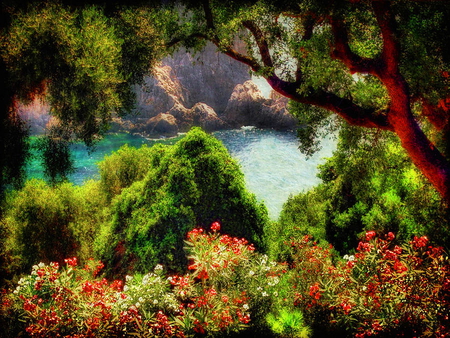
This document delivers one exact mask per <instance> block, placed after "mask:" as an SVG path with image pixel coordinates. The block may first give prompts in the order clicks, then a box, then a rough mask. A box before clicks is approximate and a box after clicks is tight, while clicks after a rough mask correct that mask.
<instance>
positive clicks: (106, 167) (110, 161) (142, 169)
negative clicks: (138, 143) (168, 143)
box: [98, 145, 165, 200]
mask: <svg viewBox="0 0 450 338" xmlns="http://www.w3.org/2000/svg"><path fill="white" fill-rule="evenodd" d="M164 149H165V147H164V146H163V145H155V146H153V147H151V148H150V147H147V145H143V146H142V147H140V148H133V147H129V146H128V145H124V146H122V147H121V148H120V149H119V150H117V151H115V152H114V153H112V154H111V155H108V156H105V158H104V159H103V160H102V161H101V162H99V163H98V167H99V172H100V182H101V183H100V184H101V187H102V190H103V191H104V193H105V194H106V196H107V198H108V199H109V200H111V199H112V198H113V197H114V196H115V195H119V194H120V193H121V192H122V189H124V188H127V187H129V186H130V185H131V184H133V183H134V182H136V181H140V180H142V179H143V178H144V177H145V175H146V174H147V172H148V171H149V170H150V168H153V167H156V166H158V161H159V157H160V156H162V154H163V153H164Z"/></svg>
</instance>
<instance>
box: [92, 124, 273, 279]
mask: <svg viewBox="0 0 450 338" xmlns="http://www.w3.org/2000/svg"><path fill="white" fill-rule="evenodd" d="M133 153H134V154H135V156H138V157H139V158H138V160H139V162H141V161H142V162H143V163H145V164H146V168H147V172H146V173H143V175H132V176H133V177H132V178H131V179H130V180H129V179H124V178H123V175H119V176H121V177H122V178H119V179H118V180H116V179H114V177H111V176H110V175H108V176H107V177H104V178H103V177H102V179H101V182H102V183H103V182H105V181H106V182H114V181H120V184H114V185H113V186H120V188H122V189H117V191H115V193H117V195H116V196H115V197H114V198H113V199H112V201H111V208H110V210H111V211H110V212H111V218H110V221H108V222H105V223H104V224H103V225H102V227H101V230H100V231H99V236H98V237H97V239H96V244H95V246H96V248H97V252H98V256H99V258H100V259H101V260H102V261H103V262H104V263H105V264H106V266H107V269H108V271H109V274H113V275H124V274H127V273H130V272H131V271H134V272H140V273H143V272H145V271H146V269H148V267H149V266H152V265H156V264H157V263H162V264H164V265H165V266H166V267H167V268H168V269H172V270H180V268H181V267H182V266H184V263H185V261H186V257H185V253H184V250H183V247H184V246H185V243H184V239H185V235H186V233H187V232H188V231H189V230H191V229H193V228H194V227H198V228H203V229H204V230H207V229H209V227H210V225H211V224H212V223H213V222H220V223H221V226H222V229H223V231H224V232H226V233H227V234H230V235H232V236H236V237H239V238H246V239H248V240H249V241H251V242H252V243H254V244H255V245H256V246H257V247H258V248H259V249H264V242H263V239H264V230H265V228H266V226H267V225H268V223H269V220H268V216H267V209H266V207H265V206H264V205H263V204H262V203H259V202H257V200H256V197H255V195H253V194H251V193H250V192H248V191H247V189H246V188H245V182H244V177H243V174H242V172H241V171H240V168H239V165H238V164H237V163H236V161H235V160H233V159H232V158H231V157H230V155H229V153H228V151H227V149H226V148H225V147H224V146H223V144H222V143H221V142H220V141H218V140H217V139H216V138H214V137H213V136H210V135H207V134H206V133H205V132H203V131H202V130H200V129H199V128H192V129H191V130H190V131H189V132H188V133H187V134H186V136H185V137H184V138H182V139H181V140H179V141H178V142H177V143H175V144H174V145H172V146H164V145H161V144H157V145H154V146H153V147H151V148H148V149H147V148H141V149H139V150H133V149H132V148H131V147H123V148H121V149H120V150H119V151H117V152H116V153H114V154H113V155H111V156H110V157H107V158H105V160H104V161H103V163H102V164H101V165H100V166H101V168H102V169H105V168H108V167H110V168H111V167H113V166H114V164H113V162H116V163H117V165H116V167H117V169H118V171H119V173H120V172H121V170H120V169H121V168H120V167H123V166H124V165H125V166H127V165H128V164H127V163H126V162H128V159H129V158H130V155H131V154H133ZM102 174H105V170H102ZM142 176H143V177H142ZM131 181H134V182H131ZM113 190H114V189H113ZM111 193H114V191H112V192H111V191H107V192H106V194H108V197H110V195H111ZM119 263H120V264H119Z"/></svg>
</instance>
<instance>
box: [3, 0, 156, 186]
mask: <svg viewBox="0 0 450 338" xmlns="http://www.w3.org/2000/svg"><path fill="white" fill-rule="evenodd" d="M94 3H95V2H94ZM130 5H131V4H130ZM5 6H6V5H5ZM6 13H7V14H6ZM155 13H156V12H155V11H153V10H152V9H151V8H146V9H143V8H142V9H139V10H136V9H131V8H128V9H125V10H123V11H113V12H109V11H105V9H104V8H103V7H100V6H95V5H86V4H85V3H81V4H79V5H78V6H72V7H69V6H65V5H63V4H62V3H61V2H53V1H50V2H47V1H46V2H33V3H30V4H28V6H17V7H15V6H13V5H12V4H11V6H10V7H8V9H6V7H5V8H3V5H2V15H3V14H5V15H4V16H2V20H4V21H5V23H6V22H8V24H9V25H7V26H5V27H3V26H2V31H1V35H0V58H1V60H2V63H1V66H2V68H1V71H2V81H4V83H3V82H2V91H5V92H4V93H2V101H1V105H2V106H1V109H2V119H1V120H2V124H3V123H8V120H11V121H13V122H14V121H15V119H14V118H9V117H8V116H9V115H5V114H4V112H3V110H5V111H7V110H9V109H12V107H15V103H16V100H19V101H23V102H28V101H29V100H31V99H33V98H35V97H36V96H41V97H42V98H43V99H44V100H45V101H47V102H48V103H49V104H50V107H51V114H52V115H53V116H54V117H56V119H55V121H57V122H56V126H54V128H53V130H52V131H51V133H50V135H49V137H50V140H48V141H45V142H44V143H45V144H43V145H42V147H43V149H44V151H43V152H42V153H43V156H44V163H45V164H46V165H47V167H46V170H47V174H48V175H49V176H50V178H51V180H53V181H54V180H55V179H56V180H59V177H64V176H66V174H67V173H68V170H69V169H70V163H69V161H68V158H69V157H68V149H67V144H68V143H69V142H71V141H73V140H74V139H76V140H81V141H83V142H85V143H86V144H87V145H88V146H92V145H93V144H94V142H95V141H96V140H97V139H98V138H99V137H100V136H101V135H102V134H103V133H104V132H105V131H106V130H107V129H108V127H109V122H110V120H111V116H112V114H113V113H118V114H121V113H124V112H125V111H130V109H131V108H132V107H133V106H134V104H135V98H134V94H133V92H132V87H131V85H132V84H134V83H137V82H139V81H141V80H142V78H143V75H144V74H146V73H148V72H149V70H150V68H151V67H152V66H153V65H154V63H155V61H156V60H157V59H159V58H160V57H161V55H162V54H161V47H162V45H163V44H162V42H161V38H160V37H159V36H160V35H161V34H162V32H163V30H162V28H161V26H159V29H158V28H155V26H157V24H156V23H157V21H158V20H157V18H158V15H157V14H155ZM159 14H160V13H159ZM4 87H5V88H4ZM8 95H9V96H8ZM4 115H5V116H7V118H5V119H4V118H3V116H4ZM4 120H5V121H4ZM11 123H12V122H11ZM1 131H2V133H1V136H0V137H1V143H2V147H3V148H4V149H2V152H1V154H2V158H5V161H3V160H2V161H0V168H1V171H2V179H3V180H5V181H6V182H5V183H9V182H11V181H13V179H14V178H15V177H16V176H17V175H16V174H18V173H20V168H21V166H23V164H24V159H23V157H24V154H26V150H27V147H26V143H24V141H23V140H24V139H26V138H24V137H21V135H22V134H23V131H22V130H17V128H9V127H6V128H5V129H2V130H1ZM10 133H12V135H9V134H10ZM11 143H13V145H11ZM53 150H56V154H57V155H61V158H62V159H63V161H62V162H60V161H59V159H58V157H55V156H52V155H50V154H51V153H52V151H53ZM19 155H20V156H19ZM52 157H53V158H52ZM12 158H14V160H13V159H12ZM6 160H7V161H6ZM55 160H56V161H57V162H58V163H59V164H61V163H63V164H64V165H62V166H60V165H55V163H54V161H55ZM15 168H17V171H15V172H16V174H14V175H16V176H14V175H12V174H11V172H10V169H15ZM58 170H61V171H58ZM19 176H20V175H19ZM2 188H3V183H2Z"/></svg>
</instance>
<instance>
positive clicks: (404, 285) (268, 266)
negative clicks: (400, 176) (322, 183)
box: [2, 223, 450, 338]
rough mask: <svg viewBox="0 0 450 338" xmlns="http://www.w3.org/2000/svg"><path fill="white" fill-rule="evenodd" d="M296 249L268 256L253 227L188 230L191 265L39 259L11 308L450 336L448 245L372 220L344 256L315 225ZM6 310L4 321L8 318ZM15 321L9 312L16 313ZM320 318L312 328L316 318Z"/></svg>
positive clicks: (178, 330) (292, 332) (59, 315)
mask: <svg viewBox="0 0 450 338" xmlns="http://www.w3.org/2000/svg"><path fill="white" fill-rule="evenodd" d="M289 245H290V247H291V248H290V249H291V252H292V261H291V262H290V263H289V264H280V263H275V262H271V261H269V260H268V258H267V256H265V255H262V254H259V253H257V252H256V251H255V248H254V247H253V245H251V244H249V243H248V242H247V241H246V240H245V239H240V238H235V237H230V236H228V235H222V234H220V224H219V223H213V224H212V226H211V231H210V232H208V233H207V232H205V231H204V230H203V229H201V228H199V229H194V230H192V231H190V232H189V233H188V237H187V240H186V250H187V253H188V259H189V266H188V273H186V274H184V275H171V276H169V277H166V274H165V273H164V267H162V266H161V265H157V266H156V267H155V268H154V269H153V271H152V272H150V273H148V274H146V275H136V276H127V277H126V280H125V284H124V285H123V283H122V282H121V281H113V282H108V281H107V280H105V279H103V278H101V277H100V276H99V272H100V271H101V269H102V268H103V265H102V264H101V263H98V262H95V261H93V260H92V261H90V262H89V264H88V265H87V266H85V267H83V268H82V267H79V266H78V263H77V260H76V258H71V259H66V260H65V263H66V266H65V267H64V268H60V267H59V265H58V264H56V263H51V264H49V265H45V264H43V263H40V264H39V265H35V266H33V269H32V272H31V274H30V275H29V276H26V277H24V278H22V279H21V280H20V281H19V285H18V286H17V288H16V289H15V290H14V291H13V292H11V293H8V294H6V295H4V297H3V298H4V301H3V303H2V310H3V312H5V311H6V312H7V313H8V314H9V316H10V318H13V319H15V320H16V321H17V322H23V323H24V327H23V328H22V332H21V333H19V332H15V333H14V335H15V336H19V335H23V334H28V335H29V336H33V337H49V336H51V337H54V336H60V337H72V338H74V337H78V338H79V337H111V336H116V337H121V336H132V335H134V336H139V337H192V336H216V335H221V336H222V335H226V334H229V333H235V332H238V331H242V330H245V329H249V330H251V334H252V335H254V334H256V333H257V332H260V333H263V331H264V330H267V329H268V328H270V329H271V330H272V332H273V333H275V334H277V335H278V336H281V337H310V336H311V334H312V333H313V334H314V335H315V336H318V337H321V336H326V335H327V334H328V335H330V333H332V334H333V335H335V336H338V335H340V336H344V337H347V336H352V337H355V338H365V337H370V336H376V337H419V336H424V337H436V338H437V337H447V336H449V334H450V329H449V328H450V322H449V315H450V313H449V312H450V304H449V302H450V264H449V260H448V258H447V257H445V256H444V252H443V250H442V248H439V247H434V246H432V245H430V244H429V243H428V239H427V238H426V237H415V238H414V239H413V240H412V241H411V242H409V243H406V244H405V245H403V246H400V245H399V244H398V243H396V241H395V236H394V234H392V233H388V234H387V235H385V236H379V235H377V234H376V233H375V232H373V231H369V232H367V234H366V237H365V239H364V240H363V241H361V242H360V243H359V245H358V248H357V251H356V253H355V254H354V255H350V256H349V255H346V256H344V259H340V258H338V257H337V256H334V255H333V252H334V251H333V250H332V248H330V247H320V246H318V245H317V244H316V243H314V242H313V241H312V240H311V238H310V237H309V236H305V237H303V238H302V239H300V240H298V241H292V242H290V243H289ZM4 322H7V321H4ZM10 322H11V321H10ZM311 329H312V330H311Z"/></svg>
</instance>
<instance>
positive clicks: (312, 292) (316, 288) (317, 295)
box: [309, 282, 320, 299]
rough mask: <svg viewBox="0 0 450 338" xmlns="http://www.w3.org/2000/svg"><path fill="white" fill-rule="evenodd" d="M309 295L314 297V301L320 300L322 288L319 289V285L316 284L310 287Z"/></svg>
mask: <svg viewBox="0 0 450 338" xmlns="http://www.w3.org/2000/svg"><path fill="white" fill-rule="evenodd" d="M309 295H310V296H311V297H313V298H314V299H319V298H320V288H319V283H317V282H316V283H314V284H313V285H311V286H310V287H309Z"/></svg>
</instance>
